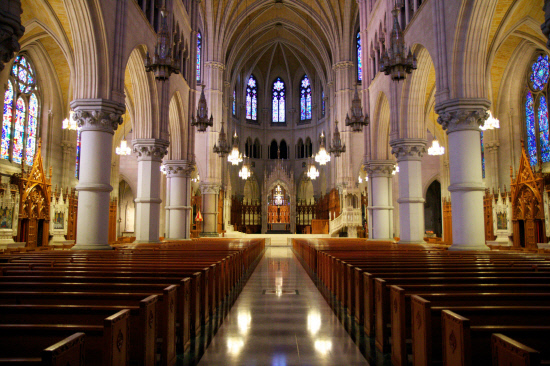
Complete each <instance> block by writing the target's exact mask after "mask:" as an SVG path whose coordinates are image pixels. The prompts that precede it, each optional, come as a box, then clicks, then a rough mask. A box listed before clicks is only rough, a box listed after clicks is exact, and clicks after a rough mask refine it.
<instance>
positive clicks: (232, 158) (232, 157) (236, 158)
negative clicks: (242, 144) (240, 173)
mask: <svg viewBox="0 0 550 366" xmlns="http://www.w3.org/2000/svg"><path fill="white" fill-rule="evenodd" d="M232 139H233V141H232V142H233V149H232V150H231V153H230V154H229V155H228V156H227V161H228V162H230V163H231V164H232V165H239V163H240V162H241V161H243V154H241V153H240V152H239V136H237V131H235V133H234V134H233V138H232Z"/></svg>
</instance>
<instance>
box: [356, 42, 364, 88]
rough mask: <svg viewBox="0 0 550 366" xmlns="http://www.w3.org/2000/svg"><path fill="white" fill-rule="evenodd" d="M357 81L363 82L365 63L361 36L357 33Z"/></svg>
mask: <svg viewBox="0 0 550 366" xmlns="http://www.w3.org/2000/svg"><path fill="white" fill-rule="evenodd" d="M357 80H359V81H361V80H363V61H362V58H361V34H360V33H359V32H357Z"/></svg>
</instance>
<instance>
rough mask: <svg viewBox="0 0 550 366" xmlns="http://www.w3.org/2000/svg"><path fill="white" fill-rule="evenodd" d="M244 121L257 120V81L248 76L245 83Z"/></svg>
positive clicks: (252, 76)
mask: <svg viewBox="0 0 550 366" xmlns="http://www.w3.org/2000/svg"><path fill="white" fill-rule="evenodd" d="M246 119H248V120H251V121H257V120H258V81H257V80H256V78H255V77H254V75H250V77H249V78H248V82H247V83H246Z"/></svg>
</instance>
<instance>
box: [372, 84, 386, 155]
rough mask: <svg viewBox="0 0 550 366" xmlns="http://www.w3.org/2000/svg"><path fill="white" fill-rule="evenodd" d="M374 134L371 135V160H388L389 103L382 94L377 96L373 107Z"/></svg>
mask: <svg viewBox="0 0 550 366" xmlns="http://www.w3.org/2000/svg"><path fill="white" fill-rule="evenodd" d="M373 122H374V123H373V124H374V125H375V127H374V133H373V135H372V137H371V138H372V141H371V143H372V144H373V153H374V156H372V159H374V160H386V159H388V158H389V156H390V154H389V146H390V145H389V131H390V103H389V101H388V98H387V97H386V95H385V94H384V93H383V92H380V93H379V94H378V98H377V100H376V104H375V107H374V119H373Z"/></svg>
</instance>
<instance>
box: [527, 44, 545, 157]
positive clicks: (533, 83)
mask: <svg viewBox="0 0 550 366" xmlns="http://www.w3.org/2000/svg"><path fill="white" fill-rule="evenodd" d="M549 76H550V62H549V60H548V55H543V54H541V55H538V56H537V57H536V59H535V61H534V62H533V63H532V64H531V68H530V69H529V77H528V83H527V84H528V90H527V95H526V96H525V130H526V140H527V146H526V147H527V154H528V155H529V163H530V164H531V165H536V164H537V163H538V162H539V159H540V161H541V162H542V163H548V162H550V141H549V140H550V139H549V131H548V124H549V123H548V93H547V92H548V80H549Z"/></svg>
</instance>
